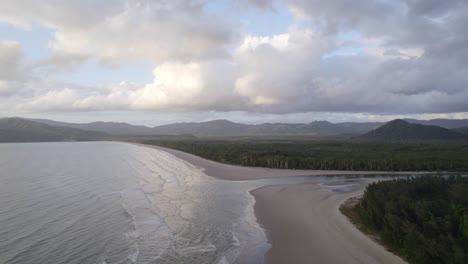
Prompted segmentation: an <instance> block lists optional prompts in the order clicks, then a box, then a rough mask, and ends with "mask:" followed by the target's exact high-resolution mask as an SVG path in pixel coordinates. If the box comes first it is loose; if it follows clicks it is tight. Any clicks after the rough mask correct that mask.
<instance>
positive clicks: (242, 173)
mask: <svg viewBox="0 0 468 264" xmlns="http://www.w3.org/2000/svg"><path fill="white" fill-rule="evenodd" d="M132 144H136V143H132ZM136 145H138V146H142V147H149V148H154V149H158V150H161V151H165V152H168V153H170V154H172V155H174V156H176V157H177V158H179V159H182V160H184V161H185V162H188V163H190V164H192V165H194V166H196V167H199V168H200V169H202V170H203V171H204V173H205V174H207V175H208V176H211V177H214V178H218V179H223V180H230V181H242V180H256V179H266V178H275V177H287V176H313V175H317V176H318V175H375V174H377V175H404V174H408V175H410V174H411V175H412V174H424V173H421V172H420V173H414V172H403V173H401V172H371V171H319V170H284V169H269V168H257V167H242V166H236V165H228V164H222V163H218V162H214V161H211V160H207V159H204V158H201V157H198V156H195V155H192V154H189V153H185V152H182V151H178V150H174V149H169V148H164V147H158V146H152V145H145V144H136ZM370 181H372V180H366V181H364V183H360V186H359V188H358V189H356V190H354V191H351V192H345V193H335V192H334V193H331V191H330V190H325V189H322V188H321V187H320V185H319V184H316V183H302V184H281V185H269V186H264V187H261V188H258V189H254V190H252V191H250V194H251V195H252V196H253V197H254V198H255V205H254V213H255V216H256V218H257V222H258V223H259V225H260V226H261V227H262V228H263V229H265V231H266V234H267V239H268V241H269V242H270V243H271V245H272V247H271V249H270V250H269V251H268V252H267V253H266V254H265V256H264V263H267V264H276V263H297V264H300V263H310V262H311V261H314V262H317V263H351V264H352V263H356V264H357V263H390V264H403V263H406V262H405V261H404V260H402V259H401V258H399V257H398V256H396V255H394V254H393V253H391V252H389V251H387V250H386V249H385V248H384V247H383V246H381V245H379V244H377V243H376V242H375V241H373V240H372V239H370V238H369V237H368V236H366V235H365V234H363V233H362V232H361V231H360V230H358V229H357V228H356V227H355V226H354V225H353V224H352V223H351V222H350V221H349V220H348V219H347V218H346V216H345V215H343V214H342V213H341V212H340V211H339V207H340V206H341V205H342V204H343V203H344V202H345V201H346V200H347V199H349V198H351V197H355V196H359V195H362V193H363V192H364V188H365V186H366V185H367V184H368V183H369V182H370Z"/></svg>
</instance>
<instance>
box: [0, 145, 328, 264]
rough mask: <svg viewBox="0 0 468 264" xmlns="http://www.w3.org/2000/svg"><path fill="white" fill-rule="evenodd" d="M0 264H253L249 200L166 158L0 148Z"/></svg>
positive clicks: (260, 245)
mask: <svg viewBox="0 0 468 264" xmlns="http://www.w3.org/2000/svg"><path fill="white" fill-rule="evenodd" d="M0 168H1V171H0V263H5V264H10V263H22V264H25V263H31V264H33V263H34V264H39V263H54V264H55V263H97V264H111V263H214V264H224V263H262V262H263V255H264V253H265V252H266V251H267V250H268V249H269V248H270V245H269V244H268V242H267V238H266V235H265V231H264V230H263V229H262V228H261V227H260V226H259V224H258V223H257V221H256V218H255V214H254V211H253V205H254V203H255V200H254V198H253V196H252V195H250V194H249V191H250V190H252V189H255V188H258V187H261V186H264V185H268V184H275V183H285V182H289V183H294V182H304V181H319V180H320V181H328V180H326V179H331V180H333V177H332V178H324V177H317V176H314V177H291V178H287V179H286V178H279V179H270V180H256V181H237V182H235V181H226V180H219V179H215V178H212V177H209V176H207V175H205V174H204V173H203V171H202V169H200V168H197V167H195V166H193V165H191V164H189V163H187V162H185V161H183V160H180V159H178V158H176V157H174V156H173V155H171V154H169V153H166V152H163V151H160V150H157V149H152V148H146V147H142V146H137V145H132V144H127V143H112V142H89V143H22V144H0Z"/></svg>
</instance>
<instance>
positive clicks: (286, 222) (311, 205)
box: [252, 184, 406, 264]
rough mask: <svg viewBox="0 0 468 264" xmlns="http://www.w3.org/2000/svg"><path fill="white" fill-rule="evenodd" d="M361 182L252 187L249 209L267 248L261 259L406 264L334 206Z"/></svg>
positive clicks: (294, 261)
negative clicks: (335, 186)
mask: <svg viewBox="0 0 468 264" xmlns="http://www.w3.org/2000/svg"><path fill="white" fill-rule="evenodd" d="M364 185H365V184H361V186H357V190H354V191H352V192H348V193H336V192H333V193H332V192H331V191H329V190H324V189H322V188H320V186H319V184H297V185H276V186H268V187H263V188H260V189H257V190H254V191H253V192H252V194H253V195H254V196H255V198H256V205H255V213H256V215H257V218H258V220H259V222H260V223H261V224H262V225H263V227H264V228H266V230H267V231H268V239H269V241H270V242H271V244H272V248H271V249H270V251H268V252H267V254H266V255H265V263H268V264H273V263H298V264H300V263H349V264H354V263H385V264H398V263H406V262H405V261H403V260H402V259H401V258H399V257H397V256H395V255H394V254H392V253H390V252H388V251H386V250H385V249H384V248H383V247H382V246H380V245H378V244H377V243H375V242H374V241H372V240H371V239H370V238H368V237H367V236H365V235H364V234H362V233H361V232H360V231H359V230H357V229H356V228H355V227H354V226H353V225H352V224H351V223H350V222H349V221H348V219H346V218H345V217H344V216H343V215H342V214H341V213H340V212H339V210H338V208H339V206H340V205H341V204H342V203H343V202H344V201H345V200H346V199H348V198H350V197H354V196H357V195H360V194H362V192H363V189H364Z"/></svg>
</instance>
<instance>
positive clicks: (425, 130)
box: [360, 119, 468, 140]
mask: <svg viewBox="0 0 468 264" xmlns="http://www.w3.org/2000/svg"><path fill="white" fill-rule="evenodd" d="M360 138H362V139H374V140H460V139H468V136H467V135H464V134H461V133H458V132H456V131H453V130H449V129H446V128H442V127H438V126H432V125H421V124H412V123H408V122H406V121H403V120H401V119H396V120H393V121H390V122H388V123H386V124H384V125H383V126H381V127H379V128H377V129H375V130H372V131H370V132H368V133H366V134H364V135H362V136H361V137H360Z"/></svg>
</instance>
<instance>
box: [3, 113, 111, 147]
mask: <svg viewBox="0 0 468 264" xmlns="http://www.w3.org/2000/svg"><path fill="white" fill-rule="evenodd" d="M106 136H107V134H105V133H101V132H94V131H85V130H80V129H75V128H68V127H56V126H50V125H46V124H42V123H39V122H34V121H31V120H27V119H22V118H2V119H0V142H50V141H89V140H99V139H103V138H105V137H106Z"/></svg>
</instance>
